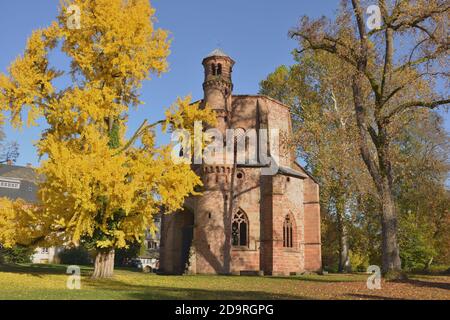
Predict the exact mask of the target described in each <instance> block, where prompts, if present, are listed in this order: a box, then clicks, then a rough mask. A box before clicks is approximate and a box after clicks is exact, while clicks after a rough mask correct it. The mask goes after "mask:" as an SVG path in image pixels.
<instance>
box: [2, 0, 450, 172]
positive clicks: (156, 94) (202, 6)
mask: <svg viewBox="0 0 450 320" xmlns="http://www.w3.org/2000/svg"><path fill="white" fill-rule="evenodd" d="M151 2H152V5H153V6H154V7H155V8H156V10H157V12H156V16H157V19H158V23H157V26H158V27H161V28H164V29H166V30H169V31H170V32H171V37H172V40H173V43H172V48H171V51H172V54H171V55H170V57H169V63H170V70H169V72H168V73H165V74H163V75H162V76H161V77H160V78H154V79H152V80H151V81H148V82H146V83H145V84H144V86H143V88H142V100H143V101H144V102H145V105H143V106H141V107H139V109H138V110H136V111H132V112H131V114H130V123H129V124H130V129H129V130H130V131H131V132H132V131H134V129H135V128H137V127H138V126H139V124H140V123H141V122H142V120H143V119H144V118H148V119H150V120H159V119H161V118H162V117H163V112H164V109H165V108H166V107H168V106H170V105H171V104H172V103H173V102H174V101H175V100H176V98H177V97H178V96H185V95H187V94H192V97H193V99H194V100H196V99H200V98H202V82H203V70H202V65H201V61H202V58H203V57H204V56H206V55H207V54H208V53H209V52H210V51H212V50H213V49H214V48H216V47H218V46H220V47H221V48H222V49H223V50H224V51H225V52H226V53H228V54H229V55H230V56H231V57H233V59H234V60H235V61H236V66H235V68H234V73H233V82H234V88H235V89H234V91H235V93H240V94H254V93H257V91H258V83H259V81H261V80H262V79H264V78H265V77H266V76H267V74H268V73H270V72H272V71H273V70H274V69H275V67H276V66H278V65H280V64H292V63H293V60H292V56H291V54H290V52H291V51H292V50H293V49H294V48H295V47H296V43H295V41H293V40H291V39H289V37H288V36H287V33H288V30H289V29H291V28H292V27H295V26H296V25H297V23H298V19H299V17H301V16H302V15H308V16H310V17H318V16H321V15H328V16H329V15H332V14H333V12H334V11H335V10H336V9H337V6H338V3H339V0H323V1H308V0H280V1H273V0H245V1H244V0H227V1H223V0H222V1H218V0H195V1H186V0H153V1H151ZM58 4H59V0H45V1H43V0H39V1H36V0H14V1H0V44H1V47H0V48H1V49H0V71H1V72H6V70H7V67H8V65H9V64H10V63H11V61H13V60H14V59H15V57H16V56H17V55H19V54H21V53H22V51H23V49H24V46H25V43H26V39H27V38H28V36H29V35H30V34H31V31H32V30H33V29H36V28H39V27H45V26H47V25H48V24H49V23H50V22H51V21H52V20H54V17H55V16H56V13H57V8H58ZM56 58H57V59H58V61H61V63H62V62H63V60H62V59H60V57H56ZM445 117H446V128H447V130H449V128H450V119H449V116H448V114H446V115H445ZM42 128H43V126H42V125H41V126H40V127H34V128H24V129H23V130H21V131H18V130H15V129H12V128H11V127H10V126H9V125H6V128H5V133H6V135H7V138H8V140H16V141H18V142H19V144H20V153H21V155H20V158H19V160H18V162H17V163H18V164H19V165H24V164H26V163H31V164H33V165H37V164H38V158H37V155H36V150H35V148H34V146H33V142H34V141H36V140H38V139H39V136H40V132H41V130H42Z"/></svg>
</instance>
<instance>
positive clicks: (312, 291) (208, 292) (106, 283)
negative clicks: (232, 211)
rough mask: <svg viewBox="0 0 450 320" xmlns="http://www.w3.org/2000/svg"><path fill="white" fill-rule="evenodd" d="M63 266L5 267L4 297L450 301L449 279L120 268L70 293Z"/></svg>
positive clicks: (0, 278)
mask: <svg viewBox="0 0 450 320" xmlns="http://www.w3.org/2000/svg"><path fill="white" fill-rule="evenodd" d="M65 272H66V266H62V265H16V266H0V299H2V300H5V299H450V276H426V275H410V277H409V280H406V281H403V282H384V281H383V282H382V288H381V289H380V290H369V289H367V287H366V279H367V275H365V274H351V275H336V274H328V275H304V276H295V277H251V276H207V275H189V276H161V275H155V274H145V273H141V272H137V271H135V270H125V269H120V270H116V271H115V276H114V278H113V279H110V280H101V281H93V280H91V279H90V278H89V274H90V273H91V272H92V268H90V267H83V268H82V280H81V290H68V289H67V288H66V281H67V277H68V275H66V274H65Z"/></svg>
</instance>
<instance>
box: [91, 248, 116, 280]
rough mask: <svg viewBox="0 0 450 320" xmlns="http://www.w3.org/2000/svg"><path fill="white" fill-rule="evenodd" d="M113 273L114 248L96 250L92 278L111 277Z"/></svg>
mask: <svg viewBox="0 0 450 320" xmlns="http://www.w3.org/2000/svg"><path fill="white" fill-rule="evenodd" d="M113 275H114V249H111V248H109V249H106V250H98V251H97V255H96V257H95V267H94V274H93V275H92V278H93V279H105V278H111V277H112V276H113Z"/></svg>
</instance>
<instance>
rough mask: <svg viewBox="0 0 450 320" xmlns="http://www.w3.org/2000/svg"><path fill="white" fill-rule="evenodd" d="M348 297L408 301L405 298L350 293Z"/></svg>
mask: <svg viewBox="0 0 450 320" xmlns="http://www.w3.org/2000/svg"><path fill="white" fill-rule="evenodd" d="M346 296H347V297H351V298H353V299H370V300H408V299H405V298H394V297H384V296H378V295H371V294H362V293H348V294H347V295H346Z"/></svg>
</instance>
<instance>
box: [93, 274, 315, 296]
mask: <svg viewBox="0 0 450 320" xmlns="http://www.w3.org/2000/svg"><path fill="white" fill-rule="evenodd" d="M86 285H87V286H88V287H89V288H92V289H95V290H108V291H109V290H112V291H120V292H122V294H123V295H124V296H125V297H126V298H125V299H137V300H178V299H185V300H273V299H280V300H299V299H312V298H310V297H304V296H295V295H289V294H279V293H270V292H264V291H238V290H223V289H218V290H208V289H198V288H186V287H181V288H180V287H164V286H149V285H138V284H129V283H125V282H122V281H118V280H114V279H109V280H100V281H91V282H89V283H88V284H86Z"/></svg>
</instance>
